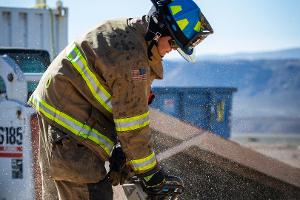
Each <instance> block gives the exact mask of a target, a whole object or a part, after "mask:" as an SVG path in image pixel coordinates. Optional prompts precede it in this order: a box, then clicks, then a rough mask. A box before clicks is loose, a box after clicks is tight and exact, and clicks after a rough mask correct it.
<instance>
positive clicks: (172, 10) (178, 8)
mask: <svg viewBox="0 0 300 200" xmlns="http://www.w3.org/2000/svg"><path fill="white" fill-rule="evenodd" d="M170 9H171V12H172V15H176V14H177V13H179V12H180V11H182V7H181V6H170Z"/></svg>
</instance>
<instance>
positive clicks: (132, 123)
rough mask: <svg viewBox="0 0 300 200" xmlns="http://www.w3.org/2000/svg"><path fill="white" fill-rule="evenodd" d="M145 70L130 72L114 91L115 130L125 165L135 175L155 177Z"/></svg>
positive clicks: (116, 85)
mask: <svg viewBox="0 0 300 200" xmlns="http://www.w3.org/2000/svg"><path fill="white" fill-rule="evenodd" d="M148 73H149V69H148V68H146V67H138V68H131V69H129V70H128V72H124V74H121V75H120V76H119V78H117V79H116V80H115V82H114V84H113V87H112V93H113V95H112V107H113V118H114V122H115V128H116V132H117V135H118V139H119V140H120V143H121V146H122V149H123V151H124V153H125V155H126V161H127V163H128V164H129V165H130V166H131V168H132V170H133V171H134V173H135V174H145V175H147V174H152V173H155V172H156V171H158V168H159V167H158V163H157V160H156V156H155V153H154V151H153V149H152V144H151V132H150V128H149V123H150V121H149V110H148V95H149V94H148V92H149V91H148V89H147V88H148V85H147V76H148V75H149V74H148Z"/></svg>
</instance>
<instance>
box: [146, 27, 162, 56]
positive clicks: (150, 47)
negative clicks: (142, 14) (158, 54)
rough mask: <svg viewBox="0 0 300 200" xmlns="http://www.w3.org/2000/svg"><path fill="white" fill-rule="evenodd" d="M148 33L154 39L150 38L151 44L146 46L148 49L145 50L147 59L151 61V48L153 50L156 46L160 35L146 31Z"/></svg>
mask: <svg viewBox="0 0 300 200" xmlns="http://www.w3.org/2000/svg"><path fill="white" fill-rule="evenodd" d="M149 32H150V33H151V34H153V35H154V37H153V38H152V40H151V42H150V44H149V45H148V48H147V55H148V59H149V60H152V58H151V57H152V56H153V54H152V48H153V46H154V45H157V43H158V40H159V38H161V36H162V35H161V33H160V32H156V33H154V32H153V31H151V30H150V29H148V33H149ZM148 33H147V34H148Z"/></svg>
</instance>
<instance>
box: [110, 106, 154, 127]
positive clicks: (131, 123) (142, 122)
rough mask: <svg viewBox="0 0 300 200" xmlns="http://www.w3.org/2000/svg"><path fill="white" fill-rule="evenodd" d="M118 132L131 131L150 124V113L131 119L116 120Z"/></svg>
mask: <svg viewBox="0 0 300 200" xmlns="http://www.w3.org/2000/svg"><path fill="white" fill-rule="evenodd" d="M114 122H115V125H116V130H117V131H131V130H136V129H139V128H143V127H145V126H147V125H149V124H150V119H149V111H148V112H146V113H144V114H141V115H137V116H134V117H130V118H120V119H114Z"/></svg>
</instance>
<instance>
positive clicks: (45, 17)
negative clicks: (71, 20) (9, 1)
mask: <svg viewBox="0 0 300 200" xmlns="http://www.w3.org/2000/svg"><path fill="white" fill-rule="evenodd" d="M0 32H1V34H0V47H14V48H28V49H43V50H47V51H48V52H49V53H50V55H51V58H52V59H53V58H54V57H55V56H56V55H57V54H58V53H59V52H60V51H61V50H62V49H63V48H64V47H65V46H66V45H67V43H68V37H67V32H68V9H67V8H62V10H60V11H59V10H58V9H36V8H9V7H0Z"/></svg>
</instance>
